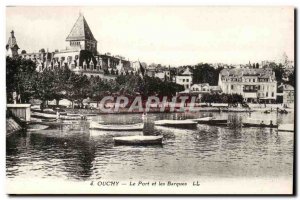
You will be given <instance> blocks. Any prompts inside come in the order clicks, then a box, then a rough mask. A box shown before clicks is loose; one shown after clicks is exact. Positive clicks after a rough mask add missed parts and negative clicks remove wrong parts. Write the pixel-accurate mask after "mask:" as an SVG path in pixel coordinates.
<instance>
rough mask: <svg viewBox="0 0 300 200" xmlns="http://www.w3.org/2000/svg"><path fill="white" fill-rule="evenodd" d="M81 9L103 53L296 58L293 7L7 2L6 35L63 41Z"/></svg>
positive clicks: (172, 61)
mask: <svg viewBox="0 0 300 200" xmlns="http://www.w3.org/2000/svg"><path fill="white" fill-rule="evenodd" d="M79 13H82V14H83V15H84V17H85V19H86V20H87V23H88V24H89V27H90V29H91V30H92V32H93V35H94V37H95V38H96V40H97V41H98V51H99V52H100V53H106V52H110V53H111V54H112V55H121V56H124V57H125V58H126V59H129V60H132V61H136V60H140V61H143V62H146V63H147V64H151V63H160V64H162V65H171V66H180V65H194V64H197V63H200V62H204V63H205V62H207V63H228V64H245V63H248V62H249V61H250V62H251V63H252V62H260V61H263V60H275V61H277V60H279V59H281V58H282V55H283V53H284V52H285V53H286V54H287V56H288V58H289V59H290V60H293V59H294V10H293V7H197V6H194V7H174V6H173V7H167V6H157V7H153V6H152V7H137V6H133V7H130V6H124V7H109V6H102V7H95V6H94V7H7V8H6V41H8V38H9V36H10V31H11V30H14V32H15V36H16V39H17V42H18V45H19V47H20V50H23V49H25V50H26V51H27V53H30V52H38V50H39V49H41V48H44V49H46V50H47V49H48V50H49V51H54V50H55V49H65V48H66V46H67V43H66V42H65V39H66V37H67V36H68V34H69V33H70V31H71V29H72V27H73V25H74V23H75V22H76V20H77V18H78V17H79Z"/></svg>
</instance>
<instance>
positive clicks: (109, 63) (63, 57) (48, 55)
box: [6, 14, 135, 79]
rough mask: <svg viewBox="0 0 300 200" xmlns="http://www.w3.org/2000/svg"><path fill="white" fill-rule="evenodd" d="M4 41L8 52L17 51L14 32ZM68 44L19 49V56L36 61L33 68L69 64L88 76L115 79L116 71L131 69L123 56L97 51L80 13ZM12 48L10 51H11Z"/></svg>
mask: <svg viewBox="0 0 300 200" xmlns="http://www.w3.org/2000/svg"><path fill="white" fill-rule="evenodd" d="M11 34H12V35H11V37H10V38H9V40H8V44H7V45H6V49H7V54H8V56H9V55H10V54H11V55H13V56H14V55H18V49H19V47H18V45H17V43H16V38H15V36H14V32H13V31H12V33H11ZM66 42H67V47H66V49H63V50H55V51H54V52H48V50H47V51H45V49H41V50H40V51H39V52H36V53H27V52H26V51H24V50H23V51H22V53H21V54H20V56H21V57H22V58H26V59H31V60H33V61H34V62H35V63H36V66H37V68H36V70H37V71H39V72H41V71H43V70H44V69H47V68H48V69H54V68H55V67H58V68H61V67H68V68H69V69H71V70H72V71H74V72H75V73H77V74H83V75H86V76H88V77H96V76H98V77H100V78H103V79H115V78H116V76H117V75H119V74H129V73H134V72H135V69H134V68H133V67H132V62H131V61H129V60H126V59H125V58H124V57H122V56H119V55H117V56H112V55H111V54H110V53H105V54H99V53H98V51H97V45H98V42H97V40H96V39H95V37H94V35H93V33H92V31H91V29H90V27H89V25H88V23H87V21H86V19H85V18H84V16H83V15H81V14H80V16H79V17H78V19H77V20H76V22H75V24H74V26H73V28H72V29H71V31H70V33H69V34H68V36H67V38H66ZM10 52H11V53H10Z"/></svg>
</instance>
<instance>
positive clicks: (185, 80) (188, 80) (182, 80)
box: [179, 79, 190, 82]
mask: <svg viewBox="0 0 300 200" xmlns="http://www.w3.org/2000/svg"><path fill="white" fill-rule="evenodd" d="M179 81H181V82H190V79H179Z"/></svg>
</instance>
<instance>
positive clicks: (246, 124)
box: [243, 123, 278, 128]
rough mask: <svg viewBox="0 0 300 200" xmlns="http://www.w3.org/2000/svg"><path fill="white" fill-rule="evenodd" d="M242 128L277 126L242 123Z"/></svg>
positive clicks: (272, 126)
mask: <svg viewBox="0 0 300 200" xmlns="http://www.w3.org/2000/svg"><path fill="white" fill-rule="evenodd" d="M243 127H259V128H278V125H276V124H273V125H270V124H252V123H243Z"/></svg>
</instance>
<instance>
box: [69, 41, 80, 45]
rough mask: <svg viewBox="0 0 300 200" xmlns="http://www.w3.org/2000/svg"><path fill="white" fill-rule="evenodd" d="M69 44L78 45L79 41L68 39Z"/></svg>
mask: <svg viewBox="0 0 300 200" xmlns="http://www.w3.org/2000/svg"><path fill="white" fill-rule="evenodd" d="M70 45H71V46H79V45H80V42H79V41H70Z"/></svg>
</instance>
